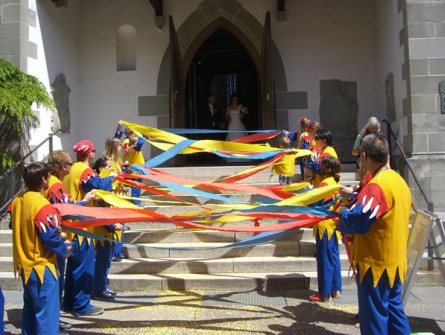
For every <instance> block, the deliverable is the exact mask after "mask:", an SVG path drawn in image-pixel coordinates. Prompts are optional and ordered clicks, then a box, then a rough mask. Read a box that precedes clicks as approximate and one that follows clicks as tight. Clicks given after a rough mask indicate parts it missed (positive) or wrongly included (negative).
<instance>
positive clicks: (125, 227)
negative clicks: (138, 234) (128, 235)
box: [122, 226, 131, 230]
mask: <svg viewBox="0 0 445 335" xmlns="http://www.w3.org/2000/svg"><path fill="white" fill-rule="evenodd" d="M122 230H131V228H130V227H128V226H124V227H123V228H122Z"/></svg>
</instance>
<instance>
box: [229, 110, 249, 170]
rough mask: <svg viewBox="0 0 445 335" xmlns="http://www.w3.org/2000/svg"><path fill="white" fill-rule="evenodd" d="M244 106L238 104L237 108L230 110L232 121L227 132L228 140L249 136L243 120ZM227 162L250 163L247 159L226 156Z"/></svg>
mask: <svg viewBox="0 0 445 335" xmlns="http://www.w3.org/2000/svg"><path fill="white" fill-rule="evenodd" d="M242 107H243V106H242V105H241V104H239V105H238V108H237V109H232V110H231V111H229V117H230V123H229V127H228V130H229V132H228V133H227V137H226V141H233V140H236V139H238V138H241V137H244V136H247V131H246V127H245V126H244V123H243V121H242V120H241V112H240V110H241V108H242ZM225 160H226V162H227V163H248V162H249V160H247V159H237V158H226V159H225Z"/></svg>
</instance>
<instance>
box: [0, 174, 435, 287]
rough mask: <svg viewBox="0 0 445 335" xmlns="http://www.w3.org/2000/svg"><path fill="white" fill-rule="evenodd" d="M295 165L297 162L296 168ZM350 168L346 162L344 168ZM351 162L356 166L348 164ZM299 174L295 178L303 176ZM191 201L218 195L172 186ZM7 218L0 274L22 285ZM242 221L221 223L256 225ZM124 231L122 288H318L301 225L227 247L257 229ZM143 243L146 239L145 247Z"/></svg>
mask: <svg viewBox="0 0 445 335" xmlns="http://www.w3.org/2000/svg"><path fill="white" fill-rule="evenodd" d="M244 169H246V167H245V166H208V167H184V168H164V169H162V170H163V171H165V172H169V173H172V174H174V175H176V176H180V177H185V178H190V179H193V180H199V181H212V180H215V179H217V178H218V177H220V176H229V175H232V174H235V173H238V172H241V171H243V170H244ZM296 170H297V169H296ZM344 170H346V171H348V167H347V168H346V169H344ZM349 170H353V167H352V168H351V167H349ZM298 177H299V176H298V175H297V176H296V179H298ZM341 180H342V183H343V184H354V183H357V182H356V180H355V174H354V172H343V173H342V178H341ZM242 183H243V184H249V185H257V186H258V185H265V184H277V177H276V176H274V177H272V179H269V169H267V170H266V171H263V172H260V173H258V174H255V175H253V176H251V177H249V178H247V179H245V180H243V181H242ZM218 193H220V194H221V195H224V196H227V197H236V198H239V199H243V200H245V201H254V200H258V199H260V198H261V196H258V195H252V194H244V193H231V192H218ZM173 194H175V195H178V196H181V197H183V198H185V199H186V200H189V201H192V202H194V203H200V204H205V203H212V204H215V203H217V202H216V201H213V200H209V199H205V198H202V197H197V196H193V195H190V194H181V193H179V192H173ZM143 196H144V197H146V201H145V202H144V205H145V206H146V208H147V209H150V210H154V211H156V212H158V213H162V214H166V215H174V214H180V213H191V212H199V211H201V209H200V207H198V206H184V205H171V204H164V203H162V202H156V200H166V199H165V198H161V197H159V196H150V197H148V195H143ZM7 223H8V222H7V221H3V222H2V223H1V230H0V278H1V283H2V284H1V285H2V289H3V290H21V289H22V287H21V286H22V285H21V282H20V281H19V280H16V279H14V275H13V272H12V269H13V266H12V257H11V255H12V243H11V231H10V230H9V229H8V228H7ZM274 223H276V221H274V220H271V219H269V220H262V221H261V222H260V225H268V224H274ZM252 224H253V223H252V222H250V221H242V222H237V223H231V224H228V223H227V224H224V226H252ZM129 226H130V227H131V230H130V231H128V232H126V233H125V241H126V242H131V243H137V244H138V245H140V246H139V247H135V246H124V254H125V255H126V256H127V257H128V258H126V259H124V260H123V261H122V262H113V263H112V265H111V271H110V275H109V280H110V287H111V288H112V289H113V290H117V291H144V292H159V291H163V290H204V291H234V292H242V291H253V290H275V289H298V288H301V289H303V288H311V289H315V290H316V289H317V272H316V261H315V258H314V254H315V239H314V238H313V236H312V229H300V230H297V231H295V232H294V233H292V234H290V235H288V236H286V237H285V238H283V239H281V240H278V241H275V242H273V243H267V244H262V245H257V246H253V247H247V248H224V246H226V245H228V244H231V243H234V242H237V241H242V240H244V239H246V238H249V237H252V236H253V233H234V232H217V231H190V230H185V229H183V228H181V227H176V226H175V225H173V224H165V223H146V222H140V223H132V224H129ZM143 246H144V247H143ZM341 262H342V269H343V270H344V271H343V272H342V275H343V285H344V287H348V286H351V287H352V286H355V283H354V281H353V280H352V279H351V278H350V276H348V269H349V263H348V260H347V256H346V253H345V251H344V246H343V245H341ZM436 283H437V284H438V285H439V284H441V278H440V275H437V274H431V273H428V274H426V275H420V276H419V277H418V279H417V281H416V284H418V285H434V284H436Z"/></svg>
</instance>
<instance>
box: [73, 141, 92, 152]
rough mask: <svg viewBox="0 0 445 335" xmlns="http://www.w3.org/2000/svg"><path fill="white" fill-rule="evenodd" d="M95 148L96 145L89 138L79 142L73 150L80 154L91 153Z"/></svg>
mask: <svg viewBox="0 0 445 335" xmlns="http://www.w3.org/2000/svg"><path fill="white" fill-rule="evenodd" d="M93 150H94V145H93V143H92V142H91V141H88V140H82V141H80V142H77V143H76V145H75V146H74V148H73V151H74V152H75V153H76V154H77V155H78V156H82V155H85V154H89V153H90V152H91V151H93Z"/></svg>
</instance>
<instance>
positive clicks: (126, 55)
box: [116, 24, 136, 71]
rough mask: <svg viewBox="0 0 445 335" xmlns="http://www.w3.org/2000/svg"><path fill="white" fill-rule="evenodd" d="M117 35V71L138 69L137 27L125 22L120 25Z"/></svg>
mask: <svg viewBox="0 0 445 335" xmlns="http://www.w3.org/2000/svg"><path fill="white" fill-rule="evenodd" d="M116 37H117V38H116V56H117V58H116V61H117V62H116V63H117V64H116V67H117V71H133V70H136V29H135V28H134V27H133V26H130V25H129V24H125V25H123V26H120V27H119V29H118V30H117V36H116Z"/></svg>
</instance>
